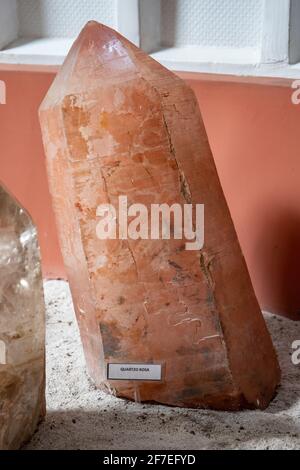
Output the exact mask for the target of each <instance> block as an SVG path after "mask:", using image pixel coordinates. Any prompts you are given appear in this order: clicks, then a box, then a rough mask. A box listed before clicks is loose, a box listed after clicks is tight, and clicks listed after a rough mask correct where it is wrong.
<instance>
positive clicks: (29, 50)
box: [0, 0, 300, 78]
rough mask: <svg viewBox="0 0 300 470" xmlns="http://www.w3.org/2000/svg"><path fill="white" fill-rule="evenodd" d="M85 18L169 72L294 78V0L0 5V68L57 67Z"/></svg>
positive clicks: (297, 57) (299, 58)
mask: <svg viewBox="0 0 300 470" xmlns="http://www.w3.org/2000/svg"><path fill="white" fill-rule="evenodd" d="M90 19H94V20H97V21H99V22H102V23H104V24H106V25H108V26H111V27H112V28H115V29H117V30H118V31H120V32H121V33H122V34H123V35H125V36H126V37H127V38H128V39H130V40H131V41H132V42H134V43H135V44H137V45H139V46H141V47H142V48H143V49H144V50H145V51H147V52H149V53H151V54H152V55H153V57H154V58H156V59H157V60H158V61H160V62H161V63H163V64H164V65H166V66H168V67H169V68H171V69H175V70H181V71H192V72H212V73H230V74H236V75H259V76H264V75H266V76H285V77H291V78H293V77H298V76H299V72H300V64H299V63H300V37H299V36H300V32H299V31H300V28H299V26H300V2H299V0H276V2H274V0H1V2H0V50H1V51H0V63H16V64H39V65H59V64H60V63H61V62H62V61H63V59H64V57H65V55H66V54H67V52H68V50H69V48H70V46H71V44H72V42H73V40H74V38H75V37H76V36H77V35H78V33H79V31H80V30H81V28H82V27H83V25H84V24H85V23H86V22H87V21H88V20H90Z"/></svg>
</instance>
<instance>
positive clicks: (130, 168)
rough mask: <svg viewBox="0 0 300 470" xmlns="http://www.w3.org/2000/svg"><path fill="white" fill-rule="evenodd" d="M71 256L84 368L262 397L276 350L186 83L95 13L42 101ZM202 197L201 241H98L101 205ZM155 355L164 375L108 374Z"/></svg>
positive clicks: (129, 391) (172, 401)
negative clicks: (123, 199)
mask: <svg viewBox="0 0 300 470" xmlns="http://www.w3.org/2000/svg"><path fill="white" fill-rule="evenodd" d="M40 121H41V127H42V131H43V139H44V145H45V150H46V156H47V168H48V175H49V185H50V190H51V193H52V198H53V207H54V211H55V214H56V220H57V226H58V232H59V237H60V243H61V249H62V253H63V257H64V262H65V265H66V269H67V272H68V277H69V282H70V287H71V291H72V295H73V300H74V305H75V310H76V315H77V319H78V324H79V328H80V332H81V338H82V342H83V347H84V351H85V356H86V361H87V365H88V370H89V373H90V374H91V376H92V377H93V379H94V381H95V383H96V384H97V386H99V387H103V386H105V387H108V388H109V390H110V391H112V392H113V393H115V394H116V395H117V396H120V397H126V398H129V399H138V400H141V401H151V402H159V403H164V404H169V405H177V406H189V407H211V408H215V409H240V408H243V407H253V408H264V407H266V406H267V405H268V403H269V402H270V400H271V399H272V397H273V396H274V393H275V390H276V387H277V385H278V383H279V379H280V371H279V366H278V362H277V358H276V354H275V351H274V348H273V345H272V342H271V338H270V336H269V333H268V331H267V328H266V325H265V322H264V319H263V317H262V314H261V311H260V308H259V305H258V303H257V300H256V298H255V294H254V291H253V288H252V285H251V281H250V278H249V274H248V271H247V267H246V264H245V261H244V258H243V255H242V252H241V249H240V246H239V242H238V239H237V236H236V232H235V229H234V226H233V223H232V220H231V216H230V213H229V210H228V207H227V204H226V201H225V198H224V195H223V192H222V189H221V185H220V182H219V178H218V175H217V171H216V168H215V164H214V160H213V157H212V154H211V150H210V147H209V143H208V140H207V135H206V131H205V127H204V125H203V121H202V118H201V114H200V111H199V107H198V103H197V100H196V98H195V96H194V94H193V92H192V90H191V89H190V88H189V87H188V86H187V84H186V83H185V82H184V81H182V80H181V79H180V78H178V77H177V76H176V75H174V74H173V73H172V72H170V71H169V70H167V69H166V68H164V67H162V66H161V65H160V64H159V63H157V62H156V61H154V60H153V59H152V58H150V57H149V56H148V55H147V54H145V53H144V52H143V51H141V50H140V49H138V48H137V47H135V46H134V45H133V44H131V43H130V42H129V41H128V40H126V39H125V38H123V37H122V36H121V35H120V34H118V33H117V32H115V31H114V30H112V29H110V28H108V27H106V26H103V25H100V24H98V23H96V22H89V23H88V24H87V25H86V27H85V28H84V29H83V31H82V32H81V34H80V36H79V38H78V39H77V40H76V42H75V43H74V45H73V47H72V49H71V51H70V53H69V54H68V56H67V58H66V60H65V62H64V64H63V66H62V67H61V69H60V71H59V73H58V75H57V77H56V79H55V81H54V83H53V85H52V86H51V88H50V90H49V92H48V94H47V96H46V98H45V100H44V102H43V104H42V105H41V108H40ZM122 195H125V196H127V198H128V205H131V204H133V203H142V204H144V205H146V207H147V208H149V213H150V206H151V204H169V205H172V204H174V203H179V204H180V205H181V206H183V204H191V203H192V204H204V205H205V243H204V247H203V248H202V249H201V250H197V251H188V250H186V249H185V241H184V240H175V239H173V238H171V239H170V240H165V239H160V240H151V239H148V240H144V239H138V240H133V239H129V238H128V239H119V238H117V239H107V240H100V239H99V238H98V237H97V234H96V229H97V224H98V223H99V217H98V216H97V208H98V207H99V205H101V204H103V203H110V204H112V205H113V206H114V207H116V208H117V207H118V198H119V196H122ZM116 363H120V364H134V363H142V364H159V365H161V367H162V379H161V380H160V381H149V380H148V381H147V380H145V381H143V380H142V381H135V380H134V381H132V380H108V379H107V375H106V374H107V364H116Z"/></svg>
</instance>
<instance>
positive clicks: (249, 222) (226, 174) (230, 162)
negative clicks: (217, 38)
mask: <svg viewBox="0 0 300 470" xmlns="http://www.w3.org/2000/svg"><path fill="white" fill-rule="evenodd" d="M53 77H54V74H53V73H38V72H13V71H6V72H0V79H1V80H4V81H5V82H6V86H7V104H6V105H1V106H0V142H1V146H0V179H1V180H2V181H3V183H4V184H5V185H6V186H7V187H8V188H9V189H10V190H11V192H12V193H13V194H14V195H15V196H16V197H17V198H18V199H19V200H20V201H21V202H22V203H23V205H24V206H25V207H26V208H27V209H28V210H29V211H30V213H31V215H32V217H33V219H34V220H35V222H36V223H37V225H38V228H39V236H40V243H41V250H42V257H43V269H44V275H45V276H46V277H62V276H64V269H63V265H62V259H61V255H60V252H59V248H58V242H57V237H56V232H55V222H54V217H53V214H52V211H51V205H50V197H49V192H48V188H47V180H46V172H45V166H44V160H45V159H44V154H43V149H42V143H41V137H40V129H39V124H38V119H37V109H38V106H39V103H40V102H41V101H42V98H43V96H44V95H45V93H46V91H47V89H48V87H49V85H50V83H51V82H52V80H53ZM190 83H191V85H192V86H193V88H194V90H195V92H196V94H197V97H198V99H199V103H200V106H201V110H202V113H203V117H204V122H205V124H206V128H207V132H208V136H209V140H210V143H211V147H212V150H213V154H214V157H215V161H216V165H217V168H218V171H219V175H220V179H221V182H222V185H223V188H224V192H225V196H226V198H227V201H228V204H229V208H230V210H231V213H232V217H233V220H234V223H235V226H236V229H237V232H238V236H239V239H240V242H241V245H242V249H243V251H244V254H245V257H246V261H247V263H248V267H249V270H250V274H251V277H252V281H253V284H254V288H255V290H256V294H257V296H258V299H259V301H260V304H261V306H262V307H263V308H264V309H267V310H271V311H273V312H278V313H283V314H289V315H293V316H295V317H298V318H299V319H300V154H299V153H300V145H299V133H300V106H295V105H293V104H292V103H291V89H290V88H289V87H280V86H267V85H252V84H242V83H229V82H222V81H217V82H214V81H202V80H199V81H197V80H192V81H190Z"/></svg>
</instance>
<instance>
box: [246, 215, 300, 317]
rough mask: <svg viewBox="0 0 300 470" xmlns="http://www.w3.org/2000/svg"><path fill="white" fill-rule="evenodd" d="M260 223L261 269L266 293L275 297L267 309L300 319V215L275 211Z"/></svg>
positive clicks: (260, 283)
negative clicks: (263, 222) (264, 221)
mask: <svg viewBox="0 0 300 470" xmlns="http://www.w3.org/2000/svg"><path fill="white" fill-rule="evenodd" d="M270 213H271V214H272V215H271V216H269V217H268V219H267V220H266V223H265V224H261V225H260V226H259V232H258V233H257V240H256V243H255V245H254V246H255V250H256V259H257V271H258V273H259V278H260V281H259V282H258V285H260V286H261V290H262V293H261V294H262V297H263V298H265V299H270V298H272V304H268V303H265V305H264V306H263V308H264V309H265V310H269V311H273V312H274V305H276V310H277V311H276V312H275V313H279V314H280V313H282V312H284V313H285V314H288V316H289V317H290V318H292V319H294V320H299V319H300V217H299V214H294V213H293V212H289V211H288V210H286V211H282V212H281V211H280V210H278V211H274V208H273V211H272V212H271V211H270Z"/></svg>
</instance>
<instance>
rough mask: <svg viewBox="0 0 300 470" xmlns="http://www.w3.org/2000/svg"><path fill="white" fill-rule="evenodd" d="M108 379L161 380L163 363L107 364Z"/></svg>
mask: <svg viewBox="0 0 300 470" xmlns="http://www.w3.org/2000/svg"><path fill="white" fill-rule="evenodd" d="M107 379H108V380H156V381H160V380H161V364H112V363H109V364H107Z"/></svg>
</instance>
